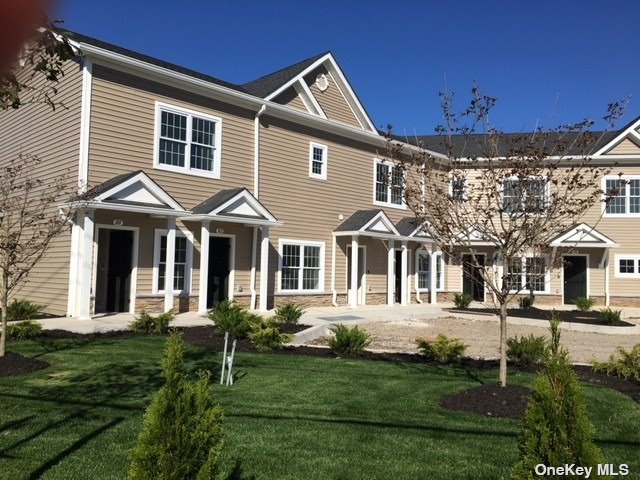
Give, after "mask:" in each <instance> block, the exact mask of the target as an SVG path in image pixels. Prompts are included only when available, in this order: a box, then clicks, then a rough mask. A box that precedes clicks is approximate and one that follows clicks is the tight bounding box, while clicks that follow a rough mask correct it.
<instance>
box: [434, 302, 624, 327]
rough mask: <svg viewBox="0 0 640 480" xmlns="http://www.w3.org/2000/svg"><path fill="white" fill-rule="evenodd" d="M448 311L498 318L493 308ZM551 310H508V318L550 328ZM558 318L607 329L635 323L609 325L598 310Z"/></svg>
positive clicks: (563, 312) (564, 312) (561, 313)
mask: <svg viewBox="0 0 640 480" xmlns="http://www.w3.org/2000/svg"><path fill="white" fill-rule="evenodd" d="M445 310H446V311H448V312H450V313H452V314H456V313H475V314H480V315H487V316H496V317H497V316H498V315H497V313H496V311H495V310H494V309H493V308H466V309H464V310H460V309H456V308H447V309H445ZM551 312H552V311H551V310H548V309H542V308H535V307H532V308H526V309H525V308H510V309H508V310H507V316H509V317H516V318H530V319H532V320H540V324H541V325H542V326H545V325H546V326H548V322H549V319H550V318H551ZM556 313H557V314H558V317H559V318H560V320H562V321H563V322H567V323H583V324H586V325H600V326H606V327H633V326H635V324H634V323H628V322H625V321H624V320H621V321H620V323H617V324H615V325H609V324H608V323H605V322H603V321H602V320H601V319H600V312H598V311H596V310H592V311H588V312H581V311H580V310H556Z"/></svg>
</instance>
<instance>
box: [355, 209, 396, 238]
mask: <svg viewBox="0 0 640 480" xmlns="http://www.w3.org/2000/svg"><path fill="white" fill-rule="evenodd" d="M378 221H381V222H382V223H384V225H385V226H386V227H387V229H388V230H389V233H388V234H386V233H384V232H376V231H374V230H369V227H371V225H373V224H375V223H378ZM358 232H361V233H363V234H368V233H370V232H371V233H380V234H382V235H394V236H400V232H398V229H397V228H396V226H395V225H394V224H393V222H392V221H391V219H390V218H389V216H388V215H387V214H386V213H385V212H384V211H383V210H380V211H379V212H378V213H377V214H376V215H375V216H374V217H373V218H372V219H371V220H369V221H368V222H367V223H365V224H364V225H363V226H362V227H361V228H360V230H358Z"/></svg>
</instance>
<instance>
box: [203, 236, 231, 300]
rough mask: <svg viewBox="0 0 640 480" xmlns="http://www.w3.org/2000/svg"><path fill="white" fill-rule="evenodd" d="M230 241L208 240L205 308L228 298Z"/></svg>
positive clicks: (216, 238)
mask: <svg viewBox="0 0 640 480" xmlns="http://www.w3.org/2000/svg"><path fill="white" fill-rule="evenodd" d="M230 252H231V240H230V239H229V238H226V237H211V238H210V239H209V278H208V279H207V308H212V307H213V306H214V305H215V304H216V303H218V302H221V301H223V300H226V299H227V298H229V272H230V270H229V254H230Z"/></svg>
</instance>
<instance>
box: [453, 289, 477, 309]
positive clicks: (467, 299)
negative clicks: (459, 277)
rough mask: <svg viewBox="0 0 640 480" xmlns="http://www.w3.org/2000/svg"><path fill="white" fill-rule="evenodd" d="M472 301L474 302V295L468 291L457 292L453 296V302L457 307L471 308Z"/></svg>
mask: <svg viewBox="0 0 640 480" xmlns="http://www.w3.org/2000/svg"><path fill="white" fill-rule="evenodd" d="M471 302H473V297H472V296H471V295H469V294H468V293H456V294H455V295H454V296H453V303H455V305H456V307H457V308H469V305H471Z"/></svg>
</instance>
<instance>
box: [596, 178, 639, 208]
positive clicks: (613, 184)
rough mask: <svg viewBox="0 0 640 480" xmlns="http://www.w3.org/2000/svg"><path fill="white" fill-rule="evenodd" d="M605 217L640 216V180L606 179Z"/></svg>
mask: <svg viewBox="0 0 640 480" xmlns="http://www.w3.org/2000/svg"><path fill="white" fill-rule="evenodd" d="M604 192H605V210H604V214H605V215H630V216H633V215H640V178H638V177H636V178H633V177H629V178H627V177H625V178H620V177H619V176H616V177H605V179H604Z"/></svg>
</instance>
